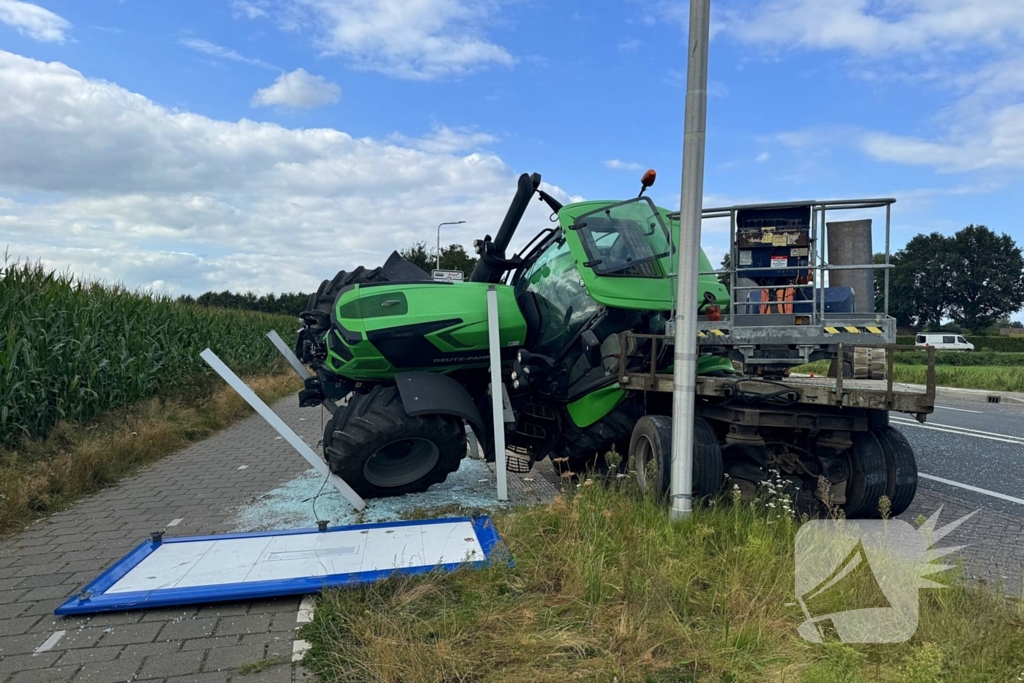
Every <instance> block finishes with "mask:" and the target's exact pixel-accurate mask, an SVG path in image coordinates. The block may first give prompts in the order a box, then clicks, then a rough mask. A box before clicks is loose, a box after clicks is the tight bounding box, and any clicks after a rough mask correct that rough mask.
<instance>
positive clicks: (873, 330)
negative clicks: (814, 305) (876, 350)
mask: <svg viewBox="0 0 1024 683" xmlns="http://www.w3.org/2000/svg"><path fill="white" fill-rule="evenodd" d="M825 334H882V328H880V327H875V326H874V325H867V326H865V327H853V326H848V325H844V326H842V327H826V328H825Z"/></svg>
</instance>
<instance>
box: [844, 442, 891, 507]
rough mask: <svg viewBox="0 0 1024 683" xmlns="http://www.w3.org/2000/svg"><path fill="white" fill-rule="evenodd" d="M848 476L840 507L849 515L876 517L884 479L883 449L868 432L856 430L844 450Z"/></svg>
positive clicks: (885, 481) (886, 478)
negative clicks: (843, 501)
mask: <svg viewBox="0 0 1024 683" xmlns="http://www.w3.org/2000/svg"><path fill="white" fill-rule="evenodd" d="M846 457H847V459H848V462H849V477H848V478H847V483H846V503H845V504H844V505H843V511H844V512H845V513H846V516H847V517H848V518H850V519H855V518H860V519H863V518H871V517H878V516H879V514H880V513H879V511H878V499H879V498H881V497H882V496H884V495H885V488H886V483H887V480H888V476H887V474H888V473H887V469H886V466H885V452H884V451H883V450H882V445H881V444H880V443H879V442H878V439H876V438H875V436H874V435H873V434H872V433H871V432H857V433H855V434H854V435H853V445H852V446H850V448H849V449H848V450H847V456H846Z"/></svg>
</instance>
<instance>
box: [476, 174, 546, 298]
mask: <svg viewBox="0 0 1024 683" xmlns="http://www.w3.org/2000/svg"><path fill="white" fill-rule="evenodd" d="M539 188H540V173H534V174H533V175H530V174H527V173H524V174H522V175H521V176H519V184H518V187H517V188H516V196H515V197H513V198H512V203H511V204H510V205H509V207H508V211H507V212H506V213H505V219H504V220H503V221H502V222H501V227H500V228H498V233H497V235H495V237H494V239H493V240H492V239H491V236H490V235H488V236H487V237H485V238H484V239H483V240H478V241H477V242H475V243H474V244H473V246H474V247H476V253H477V254H478V255H479V256H480V260H479V261H477V264H476V268H474V269H473V274H472V275H471V276H470V278H469V279H470V281H472V282H497V281H498V280H499V279H501V276H502V275H503V274H504V273H505V271H506V270H508V269H509V268H510V267H515V266H514V264H511V263H510V262H509V261H508V260H507V259H506V258H505V249H507V248H508V245H509V242H511V241H512V237H513V236H514V235H515V234H516V228H518V227H519V222H520V221H522V220H523V214H525V213H526V208H527V207H528V206H529V205H530V200H531V199H533V193H534V192H536V191H537V190H538V189H539Z"/></svg>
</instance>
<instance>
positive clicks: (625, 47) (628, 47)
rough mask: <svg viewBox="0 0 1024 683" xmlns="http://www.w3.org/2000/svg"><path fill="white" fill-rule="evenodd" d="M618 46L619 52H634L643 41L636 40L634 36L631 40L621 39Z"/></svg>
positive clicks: (641, 45)
mask: <svg viewBox="0 0 1024 683" xmlns="http://www.w3.org/2000/svg"><path fill="white" fill-rule="evenodd" d="M618 47H619V52H636V51H637V50H639V49H640V48H641V47H643V43H642V42H640V41H639V40H637V39H636V38H633V39H632V40H624V41H622V42H621V43H619V45H618Z"/></svg>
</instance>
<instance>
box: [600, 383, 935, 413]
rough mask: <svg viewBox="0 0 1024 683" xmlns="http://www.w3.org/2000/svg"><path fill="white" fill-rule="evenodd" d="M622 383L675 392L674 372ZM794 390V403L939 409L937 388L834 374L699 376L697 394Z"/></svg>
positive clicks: (917, 410) (914, 410)
mask: <svg viewBox="0 0 1024 683" xmlns="http://www.w3.org/2000/svg"><path fill="white" fill-rule="evenodd" d="M620 385H621V386H622V388H623V389H627V390H635V391H664V392H671V391H672V375H671V374H669V373H657V374H655V375H654V377H653V379H652V376H651V375H650V374H646V373H645V374H631V373H626V374H625V375H624V376H623V378H622V381H621V382H620ZM784 389H790V393H789V395H788V396H787V395H783V396H782V398H784V399H785V398H789V399H790V400H792V402H793V403H796V404H802V405H817V406H838V407H843V408H870V409H875V410H890V411H895V412H898V413H913V414H917V415H928V414H930V413H931V412H933V410H934V408H935V390H934V387H932V389H931V391H929V390H928V389H927V388H925V389H924V390H922V389H921V387H920V386H916V385H911V384H901V383H898V382H893V383H892V386H891V387H890V386H889V383H888V382H887V381H886V380H870V379H844V380H842V381H838V380H836V379H835V378H832V377H786V378H785V379H781V380H761V379H759V378H757V377H744V376H741V375H738V376H736V377H735V378H733V377H698V378H697V395H698V396H702V397H705V398H731V397H733V396H735V395H737V393H743V394H745V395H747V396H748V397H750V398H754V395H761V396H767V395H771V394H776V393H777V392H779V391H781V390H784Z"/></svg>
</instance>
